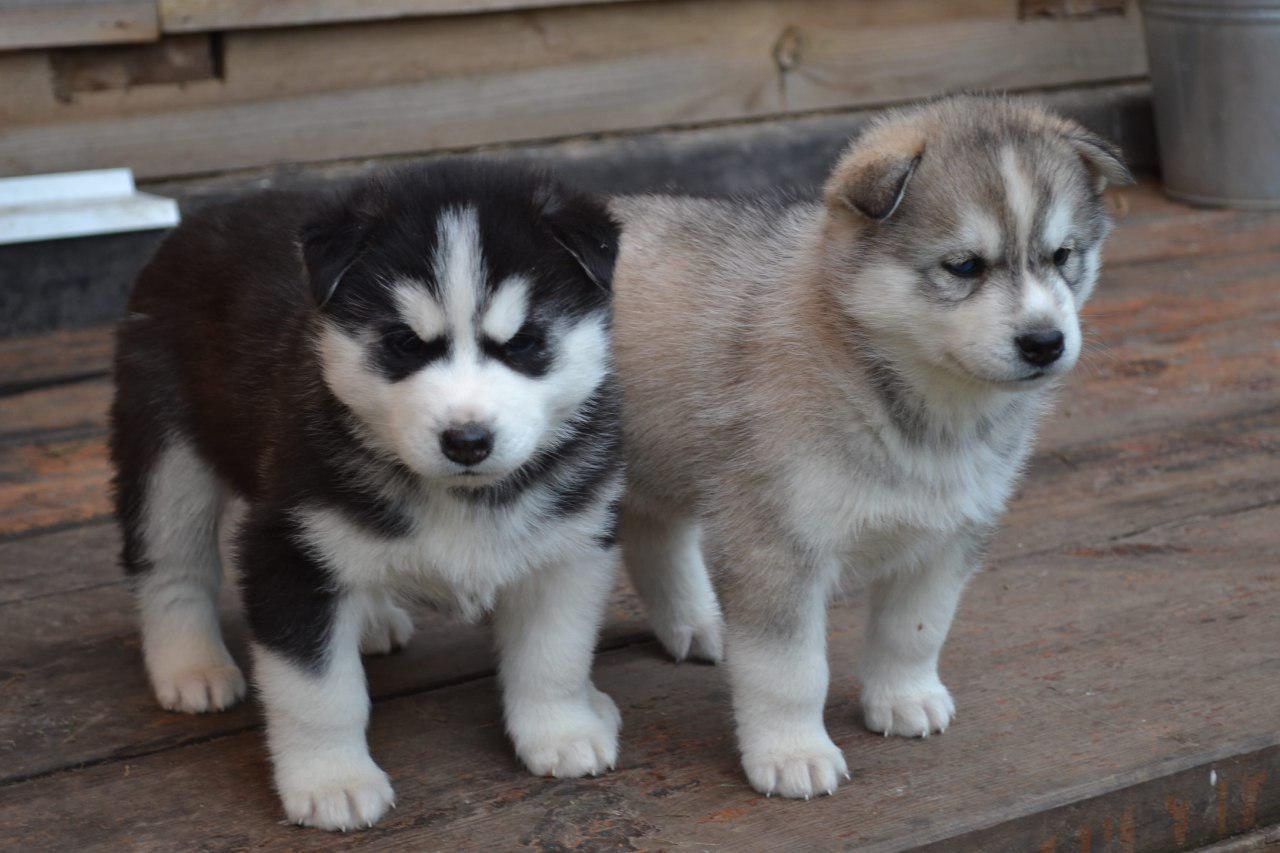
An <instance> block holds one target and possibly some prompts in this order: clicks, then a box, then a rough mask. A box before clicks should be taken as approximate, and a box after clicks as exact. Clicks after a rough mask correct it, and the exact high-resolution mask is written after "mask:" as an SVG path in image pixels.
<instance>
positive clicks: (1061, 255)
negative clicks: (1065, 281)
mask: <svg viewBox="0 0 1280 853" xmlns="http://www.w3.org/2000/svg"><path fill="white" fill-rule="evenodd" d="M1070 257H1071V248H1070V247H1069V246H1063V247H1061V248H1059V249H1058V251H1056V252H1054V253H1053V262H1054V264H1056V265H1057V266H1062V265H1063V264H1065V263H1066V262H1067V259H1068V258H1070Z"/></svg>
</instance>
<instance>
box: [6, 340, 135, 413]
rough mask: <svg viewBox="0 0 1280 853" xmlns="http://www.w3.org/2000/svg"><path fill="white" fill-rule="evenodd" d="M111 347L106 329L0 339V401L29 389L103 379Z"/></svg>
mask: <svg viewBox="0 0 1280 853" xmlns="http://www.w3.org/2000/svg"><path fill="white" fill-rule="evenodd" d="M113 347H114V342H113V340H112V331H111V329H110V328H109V327H106V326H99V327H96V328H92V329H74V330H66V331H59V332H52V333H50V334H45V335H36V336H26V337H20V338H5V339H0V399H3V398H4V397H5V396H7V395H10V394H14V393H18V392H21V391H24V390H27V389H31V388H40V387H43V386H46V385H50V384H55V383H61V382H73V381H78V380H81V379H86V378H91V377H100V376H105V375H106V374H107V371H108V370H110V369H111V353H112V351H113ZM6 408H7V407H6Z"/></svg>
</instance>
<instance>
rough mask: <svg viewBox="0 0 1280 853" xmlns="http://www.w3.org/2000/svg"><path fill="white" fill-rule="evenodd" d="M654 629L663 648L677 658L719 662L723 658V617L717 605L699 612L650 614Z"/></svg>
mask: <svg viewBox="0 0 1280 853" xmlns="http://www.w3.org/2000/svg"><path fill="white" fill-rule="evenodd" d="M649 621H650V623H651V624H652V625H653V633H654V635H655V636H657V638H658V641H659V642H660V643H662V645H663V648H665V649H666V650H667V652H668V653H670V655H671V656H672V657H673V658H675V659H676V660H677V661H682V660H686V659H687V658H693V659H694V660H702V661H707V662H709V663H719V662H720V661H722V660H724V619H723V618H721V616H720V609H719V608H718V607H714V606H712V607H710V608H705V609H703V611H702V612H699V613H659V612H657V611H655V612H653V613H651V614H650V618H649Z"/></svg>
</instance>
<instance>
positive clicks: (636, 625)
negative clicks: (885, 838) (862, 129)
mask: <svg viewBox="0 0 1280 853" xmlns="http://www.w3.org/2000/svg"><path fill="white" fill-rule="evenodd" d="M118 553H119V533H118V532H117V530H116V527H115V525H113V524H97V525H91V526H88V527H80V528H76V529H72V530H66V531H60V532H57V533H52V534H48V535H45V536H40V537H32V538H27V539H21V540H17V541H12V542H0V622H3V624H4V625H5V636H4V640H3V643H0V784H3V780H7V779H13V778H18V777H25V776H28V775H31V774H38V773H46V772H50V771H52V770H56V769H58V768H62V767H69V766H75V765H77V764H81V763H88V762H97V761H102V760H107V759H113V758H116V757H119V756H121V755H133V754H142V753H147V752H153V751H156V750H160V749H167V748H170V747H172V746H175V745H177V744H179V743H185V742H189V741H192V740H199V739H204V738H209V737H220V736H223V735H226V734H228V733H233V732H236V731H240V730H244V729H246V728H248V727H249V726H251V725H253V723H254V720H255V715H254V711H253V710H251V709H250V708H249V707H248V706H244V707H241V708H238V709H235V710H232V711H230V712H227V713H225V714H215V715H208V716H201V717H182V716H179V715H173V714H166V713H164V712H163V711H160V710H159V709H158V708H157V707H156V705H155V703H154V700H152V698H151V695H150V692H149V689H148V687H147V683H146V677H145V675H144V673H143V670H142V665H141V652H140V649H139V645H138V636H137V630H136V627H135V621H134V615H133V614H134V607H133V598H132V594H131V592H130V588H129V584H128V582H127V580H126V578H124V577H123V575H122V574H121V571H120V569H119V568H118V566H117V563H116V555H117V554H118ZM223 612H224V619H223V621H224V624H225V626H226V630H227V637H228V643H229V645H230V648H231V650H232V653H233V655H234V656H235V657H236V658H237V659H238V660H240V661H242V662H246V661H247V659H248V655H247V651H246V640H245V638H246V628H245V624H244V619H243V615H242V612H241V609H240V606H239V602H238V600H237V596H236V594H235V591H234V588H233V584H228V585H227V588H226V589H225V590H224V595H223ZM416 622H417V626H418V631H417V633H416V635H415V637H414V639H413V640H412V642H411V643H410V646H409V647H408V648H407V649H405V650H404V651H403V652H401V653H399V654H396V655H393V656H390V657H387V658H377V659H370V661H369V662H368V671H369V678H370V682H371V689H372V692H373V695H374V696H375V697H386V696H398V695H402V694H405V693H413V692H418V691H422V690H429V689H432V688H434V687H438V686H440V685H445V684H452V683H456V682H460V681H466V680H469V679H475V678H479V677H483V676H486V675H488V674H490V673H492V671H493V662H492V658H491V654H490V645H491V641H490V637H489V630H488V628H487V626H485V625H459V624H457V623H454V622H451V621H449V620H447V619H444V618H442V617H440V616H438V615H436V614H433V613H429V612H419V613H418V614H416ZM645 630H646V629H645V627H644V624H643V621H642V619H641V615H640V612H639V608H638V603H637V601H636V599H635V598H634V597H633V596H632V595H631V594H630V592H629V590H628V589H626V587H625V586H620V587H619V589H618V591H617V593H616V594H615V596H614V600H613V602H612V603H611V606H610V617H609V620H608V628H607V630H606V631H605V632H604V635H603V637H602V638H601V643H602V646H604V647H607V648H617V647H619V646H621V645H625V644H627V643H629V642H633V641H635V640H637V639H639V638H641V637H642V636H643V635H644V632H645Z"/></svg>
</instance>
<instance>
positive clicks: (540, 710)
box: [507, 687, 622, 779]
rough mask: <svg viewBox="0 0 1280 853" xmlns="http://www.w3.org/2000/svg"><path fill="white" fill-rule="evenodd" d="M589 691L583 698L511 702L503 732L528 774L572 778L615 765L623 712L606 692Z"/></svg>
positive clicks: (602, 770)
mask: <svg viewBox="0 0 1280 853" xmlns="http://www.w3.org/2000/svg"><path fill="white" fill-rule="evenodd" d="M589 690H590V694H589V695H588V696H587V697H586V698H585V699H584V700H583V701H581V702H573V703H556V704H520V703H519V700H516V701H515V702H514V703H512V704H516V705H518V706H519V707H517V708H516V709H515V712H514V713H510V714H508V720H507V730H508V731H509V732H510V733H511V739H512V741H514V742H515V747H516V754H517V755H519V756H520V760H521V761H523V762H524V763H525V766H526V767H528V768H529V772H531V773H533V774H534V775H536V776H555V777H557V778H560V779H573V778H576V777H579V776H595V775H596V774H598V773H603V772H604V771H606V770H612V769H613V768H614V766H616V765H617V763H618V730H619V728H621V726H622V715H621V714H619V713H618V706H617V705H615V704H614V703H613V700H612V699H610V698H609V697H608V696H607V695H606V694H604V693H601V692H600V691H599V690H596V689H595V688H594V687H591V688H589Z"/></svg>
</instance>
